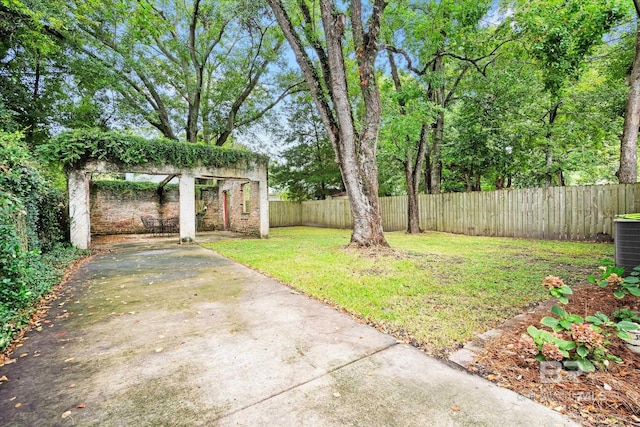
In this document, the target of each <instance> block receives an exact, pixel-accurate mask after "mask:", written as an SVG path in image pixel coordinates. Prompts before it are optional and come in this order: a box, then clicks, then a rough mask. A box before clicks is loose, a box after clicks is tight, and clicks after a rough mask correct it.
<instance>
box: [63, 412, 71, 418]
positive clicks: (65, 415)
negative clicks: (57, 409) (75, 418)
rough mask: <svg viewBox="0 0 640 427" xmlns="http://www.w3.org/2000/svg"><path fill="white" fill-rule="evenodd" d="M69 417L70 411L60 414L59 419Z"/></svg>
mask: <svg viewBox="0 0 640 427" xmlns="http://www.w3.org/2000/svg"><path fill="white" fill-rule="evenodd" d="M70 415H71V411H65V412H63V413H62V415H61V417H62V418H67V417H68V416H70Z"/></svg>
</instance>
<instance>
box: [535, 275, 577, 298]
mask: <svg viewBox="0 0 640 427" xmlns="http://www.w3.org/2000/svg"><path fill="white" fill-rule="evenodd" d="M542 285H543V286H545V287H546V288H547V289H549V294H550V295H551V296H552V297H554V298H557V299H558V301H560V302H561V303H562V304H567V303H568V302H569V299H568V298H567V295H571V294H573V291H572V290H571V288H570V287H568V286H567V285H565V284H564V282H563V281H562V279H561V278H559V277H556V276H547V277H545V278H544V280H543V281H542Z"/></svg>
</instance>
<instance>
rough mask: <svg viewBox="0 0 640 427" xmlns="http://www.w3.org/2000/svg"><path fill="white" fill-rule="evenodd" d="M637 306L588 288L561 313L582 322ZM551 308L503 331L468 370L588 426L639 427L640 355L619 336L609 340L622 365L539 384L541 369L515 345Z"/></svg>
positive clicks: (608, 292)
mask: <svg viewBox="0 0 640 427" xmlns="http://www.w3.org/2000/svg"><path fill="white" fill-rule="evenodd" d="M639 305H640V304H639V301H638V298H635V299H633V298H632V297H629V296H627V297H626V298H624V299H622V300H619V299H617V298H615V297H614V296H613V294H612V292H611V290H610V289H602V288H599V287H597V286H584V287H581V288H579V289H576V290H574V294H573V295H572V296H571V297H570V299H569V304H568V305H566V306H564V307H563V308H565V309H566V310H567V311H568V312H570V313H575V314H578V315H580V316H583V317H585V316H587V315H591V314H594V313H595V312H601V313H604V314H606V315H607V316H609V317H610V318H612V313H613V312H614V311H615V310H616V309H617V308H619V307H626V308H629V309H632V310H638V309H639ZM550 306H551V303H548V304H545V305H543V306H542V307H540V308H539V309H537V310H535V311H534V312H530V313H527V314H526V315H524V316H519V317H518V318H517V319H515V320H512V321H510V322H509V323H508V325H503V326H502V327H501V329H502V330H503V331H504V332H503V333H502V334H501V335H500V336H498V337H496V338H493V339H490V340H488V341H487V342H486V344H485V347H484V350H482V351H481V352H480V353H479V354H478V357H477V358H476V360H475V362H474V363H473V364H472V365H471V366H470V367H469V370H471V371H474V372H477V373H479V374H481V375H482V376H484V377H485V378H487V379H489V380H491V381H493V382H495V383H497V384H498V385H500V386H502V387H505V388H509V389H512V390H514V391H516V392H518V393H520V394H521V395H523V396H526V397H528V398H531V399H533V400H536V401H538V402H540V403H542V404H544V405H546V406H549V407H551V408H553V409H555V410H557V411H559V412H562V413H566V414H568V415H569V416H571V417H572V418H574V419H576V420H578V421H580V422H581V423H583V425H585V426H595V425H633V426H637V425H640V355H638V354H635V353H632V352H631V351H630V350H629V349H628V348H627V347H626V346H625V344H624V342H623V341H622V340H620V339H619V338H618V337H616V336H615V335H611V336H609V337H608V339H609V340H610V341H611V344H610V345H609V346H608V349H609V351H610V353H612V354H615V355H617V356H618V357H620V358H621V359H622V363H611V364H610V366H609V368H608V369H607V370H606V371H602V370H599V371H596V372H592V373H582V374H581V375H579V376H578V377H575V376H573V375H570V374H567V375H565V376H564V377H563V379H561V380H558V381H557V382H549V381H548V380H546V381H545V380H544V379H541V375H540V365H539V363H538V362H536V361H532V360H531V359H528V358H526V357H525V356H524V355H523V354H521V353H518V352H517V351H516V349H515V347H516V346H515V344H516V343H517V341H518V339H519V338H520V336H522V334H526V328H527V327H528V326H529V325H534V326H536V327H538V328H542V326H541V325H540V319H541V318H542V317H544V316H548V315H550V312H549V308H550ZM565 374H566V373H565Z"/></svg>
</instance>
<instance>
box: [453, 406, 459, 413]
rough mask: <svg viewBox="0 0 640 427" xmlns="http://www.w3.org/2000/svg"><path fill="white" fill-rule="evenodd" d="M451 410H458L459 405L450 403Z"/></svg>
mask: <svg viewBox="0 0 640 427" xmlns="http://www.w3.org/2000/svg"><path fill="white" fill-rule="evenodd" d="M451 410H452V411H456V412H460V407H459V406H456V405H452V406H451Z"/></svg>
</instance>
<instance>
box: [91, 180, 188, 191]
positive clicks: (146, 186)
mask: <svg viewBox="0 0 640 427" xmlns="http://www.w3.org/2000/svg"><path fill="white" fill-rule="evenodd" d="M91 186H92V187H93V188H95V189H96V190H107V191H111V192H114V193H121V194H135V193H137V192H140V191H149V190H157V189H158V183H157V182H136V181H122V180H109V181H107V180H92V181H91ZM177 187H178V184H167V185H165V186H164V189H165V190H169V189H171V188H177Z"/></svg>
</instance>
